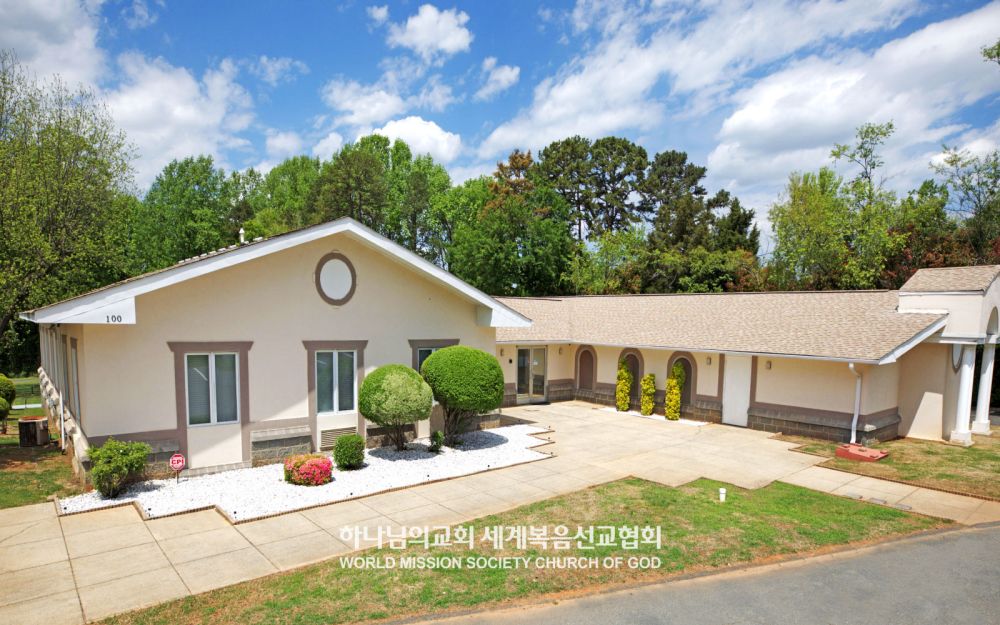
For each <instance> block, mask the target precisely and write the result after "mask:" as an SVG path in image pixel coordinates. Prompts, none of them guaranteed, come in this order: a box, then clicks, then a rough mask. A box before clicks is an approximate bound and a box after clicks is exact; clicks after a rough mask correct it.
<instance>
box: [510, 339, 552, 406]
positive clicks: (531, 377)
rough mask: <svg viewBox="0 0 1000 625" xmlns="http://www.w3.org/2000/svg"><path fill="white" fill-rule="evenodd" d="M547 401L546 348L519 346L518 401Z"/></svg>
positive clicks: (525, 402) (520, 402) (523, 402)
mask: <svg viewBox="0 0 1000 625" xmlns="http://www.w3.org/2000/svg"><path fill="white" fill-rule="evenodd" d="M543 401H545V348H544V347H519V348H517V403H519V404H528V403H532V402H543Z"/></svg>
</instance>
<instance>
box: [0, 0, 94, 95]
mask: <svg viewBox="0 0 1000 625" xmlns="http://www.w3.org/2000/svg"><path fill="white" fill-rule="evenodd" d="M97 10H98V7H93V8H89V7H88V6H87V5H84V4H82V3H80V2H77V1H76V0H18V1H10V2H0V42H2V43H0V45H2V47H4V48H13V49H14V50H15V51H16V52H17V55H18V57H19V59H20V60H21V62H22V63H24V64H25V65H26V66H27V67H29V68H30V69H31V70H32V71H33V72H35V73H36V74H37V75H38V76H39V77H40V78H47V77H50V76H52V75H54V74H59V75H60V76H61V77H62V79H63V80H65V81H66V82H67V83H69V84H70V85H76V84H78V83H83V84H85V85H90V86H93V85H95V84H96V83H97V80H98V78H99V77H100V75H101V73H102V72H103V70H104V69H105V57H104V53H103V51H101V50H100V49H99V48H98V47H97V19H98V16H97Z"/></svg>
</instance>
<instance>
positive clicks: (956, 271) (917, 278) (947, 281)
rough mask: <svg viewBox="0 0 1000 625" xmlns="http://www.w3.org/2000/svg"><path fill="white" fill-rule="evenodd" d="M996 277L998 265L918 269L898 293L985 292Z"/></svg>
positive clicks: (999, 268) (999, 269)
mask: <svg viewBox="0 0 1000 625" xmlns="http://www.w3.org/2000/svg"><path fill="white" fill-rule="evenodd" d="M997 275H1000V265H978V266H975V267H935V268H931V269H920V270H918V271H917V272H916V273H915V274H913V276H912V277H911V278H910V279H909V280H907V281H906V284H904V285H903V288H902V289H900V291H901V292H904V293H942V292H955V291H979V292H986V289H988V288H990V285H991V284H993V281H994V280H996V278H997Z"/></svg>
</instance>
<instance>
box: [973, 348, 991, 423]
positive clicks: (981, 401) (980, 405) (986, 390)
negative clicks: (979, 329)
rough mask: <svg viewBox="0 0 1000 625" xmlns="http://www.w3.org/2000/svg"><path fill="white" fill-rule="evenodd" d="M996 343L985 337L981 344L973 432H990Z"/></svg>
mask: <svg viewBox="0 0 1000 625" xmlns="http://www.w3.org/2000/svg"><path fill="white" fill-rule="evenodd" d="M996 349H997V346H996V343H990V342H989V337H987V340H986V344H985V345H983V361H982V364H981V365H980V366H979V396H978V397H977V398H976V420H975V421H973V422H972V432H973V433H974V434H986V435H987V436H988V435H989V434H990V393H991V392H992V391H993V354H994V352H996Z"/></svg>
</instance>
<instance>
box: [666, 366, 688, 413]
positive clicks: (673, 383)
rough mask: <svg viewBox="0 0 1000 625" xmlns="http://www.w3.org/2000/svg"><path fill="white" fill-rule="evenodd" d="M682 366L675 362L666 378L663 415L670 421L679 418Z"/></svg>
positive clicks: (683, 376) (682, 386)
mask: <svg viewBox="0 0 1000 625" xmlns="http://www.w3.org/2000/svg"><path fill="white" fill-rule="evenodd" d="M684 378H685V373H684V365H682V364H681V363H679V362H675V363H674V366H673V367H671V369H670V375H669V376H667V396H666V399H665V401H664V403H665V406H664V411H663V412H664V414H665V415H666V417H667V418H668V419H670V420H671V421H676V420H678V419H680V418H681V390H682V389H683V388H684Z"/></svg>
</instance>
